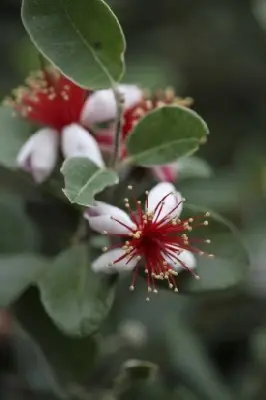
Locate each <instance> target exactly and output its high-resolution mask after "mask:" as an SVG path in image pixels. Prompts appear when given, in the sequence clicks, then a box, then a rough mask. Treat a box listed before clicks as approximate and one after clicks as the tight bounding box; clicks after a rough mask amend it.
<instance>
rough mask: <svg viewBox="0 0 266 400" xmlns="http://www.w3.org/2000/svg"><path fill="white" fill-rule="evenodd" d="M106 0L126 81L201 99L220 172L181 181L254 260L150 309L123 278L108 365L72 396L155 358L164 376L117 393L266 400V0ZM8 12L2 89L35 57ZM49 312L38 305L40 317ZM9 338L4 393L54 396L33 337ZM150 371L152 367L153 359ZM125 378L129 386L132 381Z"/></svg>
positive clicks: (96, 389) (13, 3)
mask: <svg viewBox="0 0 266 400" xmlns="http://www.w3.org/2000/svg"><path fill="white" fill-rule="evenodd" d="M108 3H109V4H110V6H111V7H112V8H113V10H114V12H115V13H116V14H117V16H118V18H119V20H120V22H121V25H122V27H123V29H124V32H125V35H126V39H127V58H126V62H127V73H126V77H125V81H127V82H132V83H138V84H141V85H143V86H148V87H156V88H160V87H165V86H167V85H172V86H174V87H175V89H176V92H177V94H178V95H180V96H191V97H193V98H194V99H195V104H194V106H193V108H194V109H195V110H196V111H197V112H198V113H199V114H200V115H202V116H203V118H204V119H205V120H206V121H207V123H208V125H209V128H210V131H211V135H210V138H209V140H208V142H207V144H206V145H205V146H203V147H202V148H201V150H200V153H199V154H197V155H199V156H201V157H202V158H204V159H206V160H207V162H208V163H209V164H210V165H211V167H212V168H213V175H212V176H211V177H210V178H208V179H196V178H190V179H186V180H180V182H179V189H180V190H181V191H182V193H183V194H184V195H185V197H186V198H187V199H189V200H191V201H192V202H193V203H195V204H199V205H204V206H206V207H209V208H210V209H214V210H216V211H218V212H220V213H221V214H223V215H224V216H226V217H228V218H229V219H230V220H231V221H233V222H234V223H235V224H236V225H237V227H238V228H239V229H240V230H241V234H242V237H243V240H244V241H245V243H246V245H247V247H248V249H249V254H250V258H251V261H252V263H251V272H250V274H249V277H248V279H247V281H246V284H245V285H243V287H241V288H238V289H237V290H234V291H230V292H229V293H224V294H217V295H212V296H196V297H193V298H188V297H186V296H180V297H179V299H178V301H177V300H176V299H174V300H173V295H172V294H171V293H168V292H164V293H163V295H162V296H160V298H156V299H154V300H153V301H152V302H151V303H150V304H149V308H147V307H146V304H143V303H144V299H143V290H144V289H143V290H139V291H138V293H139V297H138V294H136V296H131V295H129V294H128V289H127V282H126V283H123V282H122V284H121V286H120V289H119V290H120V293H119V295H118V296H117V299H121V298H124V299H126V300H125V301H124V302H122V304H121V302H120V301H117V302H116V304H115V306H114V308H113V310H112V315H111V316H110V317H109V318H108V321H107V322H106V326H105V327H104V329H103V332H101V334H102V335H104V337H105V341H104V346H103V348H102V349H101V352H102V357H101V362H99V365H98V364H97V365H96V366H95V368H94V369H93V372H89V371H88V376H87V385H88V388H89V389H88V391H89V393H90V395H89V397H85V394H82V393H80V392H79V391H78V390H79V389H78V388H75V389H73V399H74V398H82V397H81V396H84V397H83V398H84V399H85V398H89V399H96V400H97V399H103V400H104V399H105V400H112V399H114V397H112V396H114V394H113V392H112V391H111V390H110V388H111V387H112V382H113V380H114V378H115V377H116V376H117V375H118V374H119V370H120V368H121V365H122V364H123V363H124V362H125V361H126V360H128V359H130V358H139V359H142V360H149V361H151V362H154V363H155V364H156V365H159V370H160V373H159V376H160V378H159V377H158V376H157V375H156V378H154V377H152V376H151V379H150V381H149V379H147V381H148V382H146V380H145V379H144V380H142V379H137V382H138V383H137V384H136V385H135V384H134V390H133V389H132V388H131V389H132V390H131V389H128V392H127V390H125V391H124V393H123V394H121V395H120V394H119V396H121V398H124V399H131V398H132V399H145V400H146V399H176V400H197V399H200V400H201V399H203V400H204V399H206V400H226V399H228V400H230V399H236V400H242V399H243V400H253V399H254V400H263V399H265V398H266V111H265V110H266V1H264V0H253V1H251V0H185V1H184V0H163V1H160V0H126V1H125V0H110V1H109V2H108ZM0 21H1V22H0V29H1V35H0V52H1V63H0V95H1V97H4V96H5V95H6V94H7V93H8V92H9V91H10V90H11V89H12V88H13V87H14V86H17V85H18V84H20V83H21V82H22V80H23V79H24V78H25V77H26V75H27V73H28V71H29V70H30V69H32V68H35V67H36V66H37V65H38V61H37V57H36V52H35V50H34V48H33V47H32V45H31V44H30V42H29V39H28V37H27V35H26V33H25V31H24V28H23V26H22V24H21V21H20V0H1V2H0ZM103 29H104V27H103ZM2 130H3V131H4V129H3V128H2ZM3 133H4V132H3ZM0 184H1V182H0ZM140 286H141V282H140ZM33 295H36V294H34V293H33ZM144 306H145V307H144ZM41 312H43V311H42V310H39V311H38V310H36V313H37V314H36V315H38V317H39V318H40V313H41ZM1 318H3V317H1ZM4 325H5V324H4ZM5 326H6V325H5ZM15 331H16V329H15ZM16 332H17V331H16ZM1 337H2V340H1V341H0V345H1V356H0V357H1V361H0V368H1V372H0V373H1V382H2V383H1V389H0V391H1V390H2V394H1V396H2V397H1V398H3V399H8V400H12V399H24V398H25V399H35V398H37V399H38V398H40V399H46V398H47V399H52V398H53V397H52V395H50V394H47V393H48V392H49V390H48V389H49V388H50V387H51V386H52V385H53V383H52V382H51V378H49V377H48V375H49V374H48V373H47V368H44V367H43V364H42V362H41V361H40V360H39V358H38V357H37V355H36V354H37V353H36V351H35V349H34V346H33V344H32V342H31V341H30V340H29V339H27V340H26V339H25V338H24V339H23V340H22V339H21V335H20V334H19V333H16V334H12V335H11V332H10V331H8V333H7V332H5V328H3V329H2V334H1ZM53 351H55V352H56V349H55V350H53ZM40 365H41V366H40ZM147 369H148V370H150V371H153V367H152V366H150V368H147ZM151 375H152V374H151ZM121 379H122V378H121ZM127 379H128V382H127V385H128V387H129V388H130V385H131V383H130V382H131V378H130V377H129V378H128V377H127ZM132 379H133V378H132ZM134 379H135V378H134ZM134 379H133V380H134ZM144 382H145V383H144ZM77 393H78V394H77ZM4 396H5V397H4ZM78 396H79V397H78Z"/></svg>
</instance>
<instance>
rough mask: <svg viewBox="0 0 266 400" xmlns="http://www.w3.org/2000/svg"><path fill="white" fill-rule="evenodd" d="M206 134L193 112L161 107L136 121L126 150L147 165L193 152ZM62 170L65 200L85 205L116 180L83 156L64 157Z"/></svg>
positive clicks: (167, 160) (141, 163)
mask: <svg viewBox="0 0 266 400" xmlns="http://www.w3.org/2000/svg"><path fill="white" fill-rule="evenodd" d="M207 134H208V129H207V126H206V124H205V122H204V121H203V120H202V119H201V118H200V117H199V116H198V115H197V114H196V113H195V112H193V111H191V110H188V109H185V108H182V107H170V106H165V107H162V108H160V109H157V110H155V111H153V112H151V113H150V114H148V115H147V116H146V117H145V118H143V119H142V120H141V121H140V122H139V124H138V125H137V126H136V128H135V130H134V131H133V133H132V134H131V135H130V136H129V138H128V140H127V149H128V153H129V157H131V158H132V159H133V161H134V163H136V164H138V165H142V166H148V167H151V166H153V165H160V164H166V163H169V162H173V161H176V159H178V158H179V157H182V156H186V155H189V154H191V153H193V152H194V151H196V150H197V148H198V146H199V143H200V141H202V139H204V138H205V137H206V135H207ZM62 173H63V175H64V178H65V186H66V187H65V190H64V193H65V194H66V196H67V197H68V199H69V200H70V201H71V202H75V203H78V204H81V205H85V206H89V205H91V204H92V203H93V201H94V196H95V194H97V193H99V192H101V191H102V190H103V189H104V188H106V187H107V186H110V185H114V184H116V183H118V176H117V174H116V173H115V172H114V171H112V170H110V169H100V168H98V167H97V166H95V165H94V164H93V163H91V162H90V161H89V160H88V159H86V158H74V159H70V160H66V161H65V163H64V164H63V167H62Z"/></svg>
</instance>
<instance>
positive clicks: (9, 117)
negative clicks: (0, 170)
mask: <svg viewBox="0 0 266 400" xmlns="http://www.w3.org/2000/svg"><path fill="white" fill-rule="evenodd" d="M0 126H1V132H0V164H1V165H4V166H5V167H8V168H16V167H17V161H16V159H17V155H18V152H19V150H20V148H21V147H22V146H23V144H24V143H25V141H26V140H27V139H28V138H29V136H30V133H31V127H30V125H29V124H28V123H27V122H25V121H24V120H23V119H21V118H19V117H18V116H15V115H14V113H13V111H12V110H11V109H9V108H8V107H4V106H2V107H0Z"/></svg>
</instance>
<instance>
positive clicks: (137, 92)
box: [119, 84, 143, 108]
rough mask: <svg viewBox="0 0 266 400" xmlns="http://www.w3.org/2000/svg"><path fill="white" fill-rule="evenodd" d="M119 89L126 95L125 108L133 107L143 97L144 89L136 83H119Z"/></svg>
mask: <svg viewBox="0 0 266 400" xmlns="http://www.w3.org/2000/svg"><path fill="white" fill-rule="evenodd" d="M119 91H120V92H121V93H122V94H123V96H124V100H125V103H124V106H125V108H131V107H133V106H134V105H136V104H137V103H138V102H139V101H141V100H142V98H143V93H142V90H141V89H140V88H139V87H138V86H136V85H123V84H122V85H119Z"/></svg>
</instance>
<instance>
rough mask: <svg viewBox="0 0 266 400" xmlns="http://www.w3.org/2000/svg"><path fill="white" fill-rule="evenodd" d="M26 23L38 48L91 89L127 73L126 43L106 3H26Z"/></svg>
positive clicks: (89, 0) (87, 0)
mask: <svg viewBox="0 0 266 400" xmlns="http://www.w3.org/2000/svg"><path fill="white" fill-rule="evenodd" d="M22 20H23V23H24V25H25V28H26V30H27V31H28V33H29V35H30V37H31V39H32V41H33V42H34V44H35V45H36V46H37V47H38V49H39V50H40V51H41V52H42V53H43V54H44V55H45V56H46V57H47V58H48V59H49V60H50V61H52V62H53V63H54V64H55V65H56V66H58V67H59V68H60V69H61V70H62V71H63V73H64V74H66V75H67V76H69V77H70V78H71V79H73V80H74V81H75V82H77V83H78V84H80V85H81V86H85V87H88V88H90V89H100V88H103V87H109V86H110V81H112V80H114V81H119V80H120V78H121V77H122V75H123V72H124V51H125V40H124V36H123V32H122V29H121V27H120V25H119V23H118V20H117V18H116V16H115V15H114V14H113V12H112V11H111V9H110V7H109V6H108V5H107V4H106V3H105V2H104V1H102V0H74V1H73V0H72V1H70V0H46V1H43V0H23V3H22Z"/></svg>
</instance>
